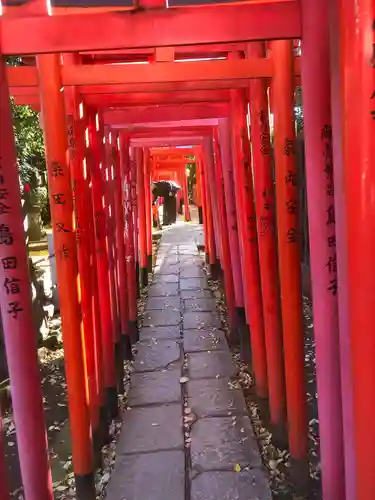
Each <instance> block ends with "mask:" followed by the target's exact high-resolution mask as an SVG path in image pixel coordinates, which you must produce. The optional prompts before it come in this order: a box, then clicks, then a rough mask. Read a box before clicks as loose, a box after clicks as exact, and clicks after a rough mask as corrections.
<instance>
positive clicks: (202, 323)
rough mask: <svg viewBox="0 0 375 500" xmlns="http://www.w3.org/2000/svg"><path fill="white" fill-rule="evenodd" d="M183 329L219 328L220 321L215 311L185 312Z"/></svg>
mask: <svg viewBox="0 0 375 500" xmlns="http://www.w3.org/2000/svg"><path fill="white" fill-rule="evenodd" d="M183 324H184V329H185V330H196V329H198V330H199V329H202V328H205V329H209V328H220V327H221V321H220V318H219V315H218V314H217V313H216V312H215V313H214V312H185V313H184V315H183Z"/></svg>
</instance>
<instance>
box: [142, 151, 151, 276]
mask: <svg viewBox="0 0 375 500" xmlns="http://www.w3.org/2000/svg"><path fill="white" fill-rule="evenodd" d="M149 158H150V157H149V151H148V149H146V150H145V152H144V161H143V165H144V176H145V201H146V204H145V209H146V248H147V270H148V272H149V273H151V272H152V210H151V175H150V165H149V163H150V160H149Z"/></svg>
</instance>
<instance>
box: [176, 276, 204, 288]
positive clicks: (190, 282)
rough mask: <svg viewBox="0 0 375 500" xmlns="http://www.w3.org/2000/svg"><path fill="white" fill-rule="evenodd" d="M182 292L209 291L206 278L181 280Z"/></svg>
mask: <svg viewBox="0 0 375 500" xmlns="http://www.w3.org/2000/svg"><path fill="white" fill-rule="evenodd" d="M180 289H181V290H205V289H206V290H208V289H209V286H208V282H207V279H206V278H181V280H180Z"/></svg>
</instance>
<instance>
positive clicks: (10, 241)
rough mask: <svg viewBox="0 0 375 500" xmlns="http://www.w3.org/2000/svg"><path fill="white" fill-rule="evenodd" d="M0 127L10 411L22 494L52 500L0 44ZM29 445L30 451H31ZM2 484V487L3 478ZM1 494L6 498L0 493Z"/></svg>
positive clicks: (0, 240)
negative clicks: (15, 437) (14, 428)
mask: <svg viewBox="0 0 375 500" xmlns="http://www.w3.org/2000/svg"><path fill="white" fill-rule="evenodd" d="M0 130H1V133H0V193H1V205H0V207H1V210H0V229H1V231H0V279H1V283H2V286H1V289H0V307H1V317H2V326H3V335H4V342H5V348H6V355H7V363H8V370H9V377H10V383H11V387H12V406H13V415H14V420H15V424H16V426H17V446H18V456H19V463H20V468H21V477H22V483H23V487H24V492H25V495H26V497H27V499H28V500H29V499H30V500H52V499H53V493H52V480H51V471H50V468H49V462H48V453H47V449H48V448H47V437H46V429H45V420H44V412H43V396H42V390H41V385H40V373H39V366H38V357H37V345H36V343H37V337H38V334H37V331H36V328H35V322H34V317H33V310H32V302H31V287H30V277H29V269H28V256H27V251H26V246H25V233H24V228H23V215H22V209H21V195H20V189H19V177H18V171H17V157H16V150H15V144H14V135H13V125H12V114H11V107H10V98H9V89H8V84H7V79H6V67H5V64H4V60H3V58H2V56H1V44H0ZM20 346H22V348H20ZM0 420H1V415H0ZM0 433H2V429H0ZM0 441H2V436H1V437H0ZM30 450H32V451H33V453H30ZM2 453H3V450H2V449H0V454H2ZM0 474H1V472H0ZM1 487H3V488H4V489H5V483H4V485H2V486H1ZM1 487H0V489H1ZM4 493H5V492H4ZM4 498H7V497H6V496H5V495H4ZM8 498H9V496H8Z"/></svg>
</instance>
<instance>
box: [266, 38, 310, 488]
mask: <svg viewBox="0 0 375 500" xmlns="http://www.w3.org/2000/svg"><path fill="white" fill-rule="evenodd" d="M271 46H272V52H273V57H274V63H275V74H274V78H273V86H272V90H273V95H272V104H273V111H274V120H275V141H274V144H275V146H274V147H275V163H276V208H277V226H278V246H279V274H280V290H281V311H282V321H283V339H284V361H285V379H286V401H287V415H288V437H289V449H290V454H291V457H292V459H293V460H295V461H296V463H295V467H294V468H293V472H294V473H296V476H298V477H296V479H299V480H301V481H302V479H303V480H304V479H305V477H304V476H305V474H307V475H308V471H305V470H304V471H303V472H302V471H300V468H302V467H304V465H303V462H304V461H305V460H306V458H307V441H308V436H307V434H308V423H307V406H306V386H305V373H304V345H303V319H302V290H301V267H300V246H299V239H300V237H299V228H298V187H297V170H296V158H295V139H296V137H295V128H294V114H293V112H294V109H293V103H294V101H293V95H294V72H293V57H292V42H290V41H276V42H272V45H271ZM297 471H299V472H298V473H297Z"/></svg>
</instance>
